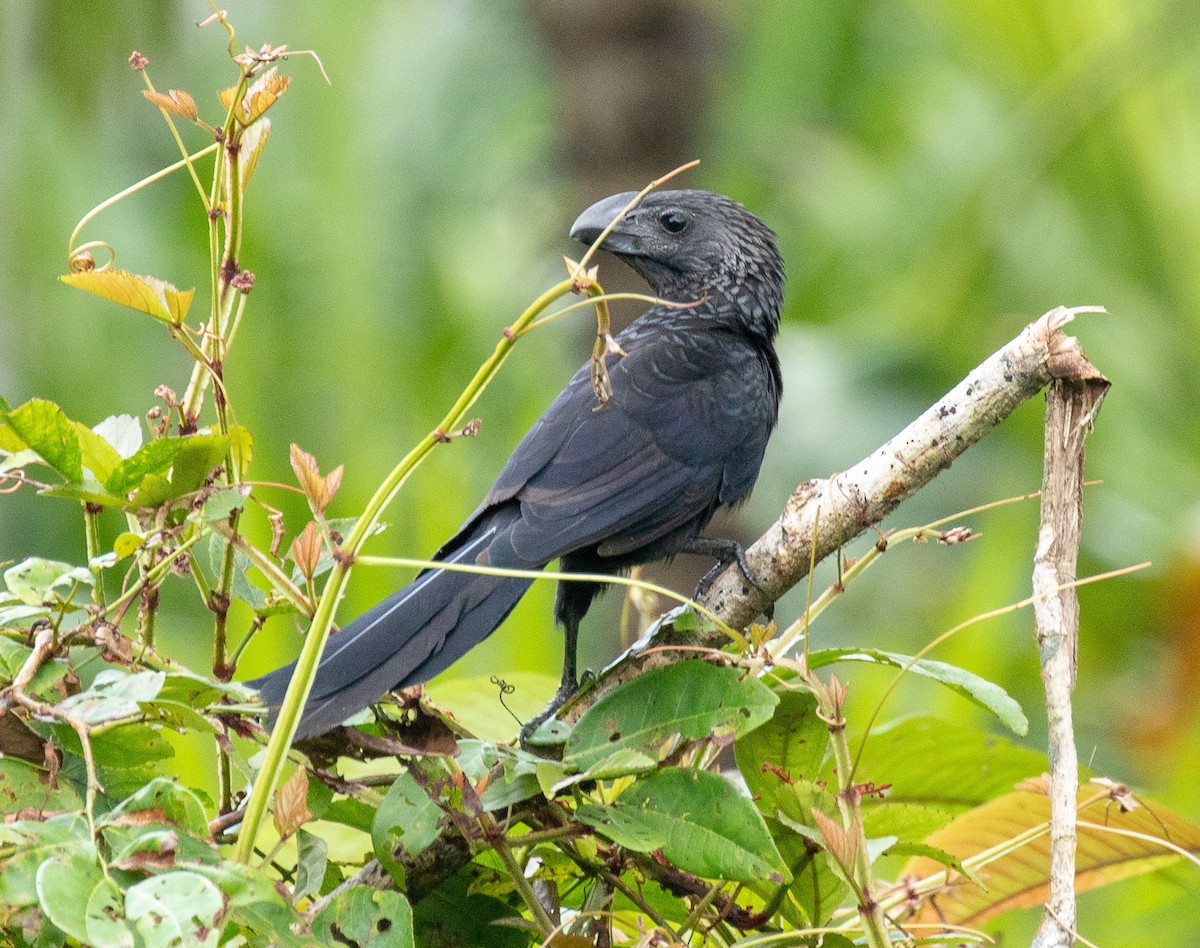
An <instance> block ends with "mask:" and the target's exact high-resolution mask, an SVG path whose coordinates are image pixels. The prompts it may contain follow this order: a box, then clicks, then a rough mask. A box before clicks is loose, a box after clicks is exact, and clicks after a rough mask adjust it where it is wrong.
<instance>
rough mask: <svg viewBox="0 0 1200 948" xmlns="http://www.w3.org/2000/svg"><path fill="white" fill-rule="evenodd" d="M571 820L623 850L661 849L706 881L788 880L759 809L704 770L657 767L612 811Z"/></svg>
mask: <svg viewBox="0 0 1200 948" xmlns="http://www.w3.org/2000/svg"><path fill="white" fill-rule="evenodd" d="M577 816H578V818H579V819H580V820H581V821H583V822H584V823H587V824H588V825H589V826H592V827H594V828H595V829H597V830H598V831H599V832H600V833H602V834H603V835H605V836H608V837H609V838H610V839H612V840H613V841H614V842H617V843H620V844H621V845H624V846H626V847H627V848H629V849H634V850H635V851H638V852H649V851H651V850H654V849H661V850H662V852H663V855H664V856H665V857H666V858H667V859H668V860H670V861H671V862H672V863H674V864H675V865H676V866H678V867H679V868H680V869H683V870H685V871H687V872H694V873H696V875H699V876H703V877H704V878H706V879H727V880H731V881H735V882H752V881H757V880H760V879H764V878H766V879H769V880H771V881H772V882H779V883H782V882H788V881H791V873H790V872H789V871H788V868H787V866H786V865H785V864H784V862H783V858H782V857H781V856H780V855H779V850H778V849H776V848H775V843H774V842H773V841H772V839H771V834H770V832H769V831H768V830H767V826H766V824H765V823H764V822H763V818H762V816H760V815H759V812H758V810H756V809H755V808H754V805H753V804H752V803H751V802H750V801H749V800H747V799H746V798H745V797H743V796H742V795H741V794H739V793H738V791H737V789H736V788H735V787H734V786H733V784H731V783H730V782H729V781H728V780H726V779H725V778H724V777H720V776H718V775H716V774H712V773H709V772H708V771H705V770H699V771H692V770H685V769H682V768H678V767H669V768H666V769H664V770H660V771H658V772H657V773H654V774H651V775H650V776H648V777H644V778H643V779H641V780H639V781H637V782H636V783H634V784H633V785H632V786H631V787H630V788H629V789H627V790H626V791H625V792H624V793H622V794H621V796H620V797H618V798H617V802H616V803H615V804H613V805H612V806H609V807H600V806H593V805H585V806H581V807H580V808H579V810H578V811H577ZM618 837H620V838H618Z"/></svg>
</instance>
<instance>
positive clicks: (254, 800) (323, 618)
mask: <svg viewBox="0 0 1200 948" xmlns="http://www.w3.org/2000/svg"><path fill="white" fill-rule="evenodd" d="M577 291H583V292H587V293H588V294H589V295H591V296H598V295H602V291H601V290H600V288H599V286H598V285H596V284H595V283H593V282H587V283H582V282H581V281H580V280H578V279H574V280H573V279H567V280H563V281H562V282H560V283H558V284H556V285H555V286H553V287H551V288H550V289H549V290H547V291H546V292H545V293H543V294H542V295H541V296H539V297H538V298H537V299H536V300H534V301H533V303H532V304H530V306H529V308H528V309H526V310H525V312H524V313H522V314H521V316H520V318H518V319H517V321H516V322H515V323H514V324H513V325H512V326H510V327H509V328H508V329H506V330H505V332H504V337H503V338H502V339H501V340H500V342H499V343H497V345H496V349H495V351H494V352H493V353H492V355H491V356H490V357H489V358H488V359H487V361H486V362H484V363H483V365H482V366H480V368H479V371H478V372H476V373H475V377H474V378H473V379H472V380H471V382H470V384H469V385H468V386H467V387H466V388H465V389H464V390H463V392H462V394H461V395H460V396H459V397H458V400H457V401H456V402H455V403H454V405H453V407H452V408H451V409H450V411H449V412H448V413H447V414H446V417H445V418H443V419H442V422H441V424H440V425H438V427H437V428H435V429H434V430H433V431H431V432H430V433H429V434H428V435H426V436H425V437H424V438H423V439H421V441H420V442H419V443H418V444H417V445H416V447H414V448H413V449H412V450H411V451H410V452H409V453H408V454H407V455H406V456H405V457H404V459H403V460H401V461H400V463H399V464H397V465H396V467H395V468H393V469H392V472H391V473H390V474H389V475H388V476H387V478H385V479H384V481H383V483H382V484H380V485H379V488H378V489H377V490H376V491H375V494H374V495H373V496H372V497H371V499H370V501H369V502H368V503H367V506H366V509H365V510H364V511H363V513H362V516H361V517H359V518H358V521H357V522H356V523H355V525H354V529H352V530H351V531H350V535H349V537H347V539H346V542H345V544H344V545H343V546H342V548H341V549H340V550H338V551H337V556H336V561H335V563H334V567H333V570H332V572H331V573H330V575H329V579H328V581H327V582H326V584H325V589H324V591H323V592H322V594H321V598H320V601H319V602H318V603H317V609H316V612H315V613H314V615H313V620H312V624H311V625H310V626H309V630H308V635H307V636H306V637H305V640H304V647H303V649H302V650H301V652H300V657H299V659H298V660H297V662H296V671H295V673H294V674H293V675H292V682H291V684H290V685H289V686H288V690H287V694H286V695H285V696H284V699H283V704H282V706H281V707H280V709H279V715H278V717H277V718H276V720H275V729H274V731H273V732H272V734H271V739H270V741H269V742H268V743H267V749H266V752H265V754H264V756H263V763H262V769H261V770H260V771H259V773H258V778H257V779H256V780H255V781H254V786H253V788H252V789H251V791H250V798H249V800H248V802H247V804H246V817H245V820H244V822H243V823H242V828H241V831H240V832H239V834H238V841H237V848H236V850H235V853H234V858H235V859H236V860H237V861H238V862H240V863H242V864H243V865H248V864H249V863H250V859H251V857H252V856H253V854H254V846H255V843H256V841H257V839H258V834H259V831H260V830H261V828H262V825H263V822H264V820H265V818H266V815H267V809H268V804H269V803H270V800H271V796H272V794H274V792H275V787H276V785H277V784H278V783H279V778H280V776H281V775H282V773H283V766H284V762H285V760H286V758H287V752H288V748H290V747H291V744H292V738H293V737H294V736H295V733H296V728H297V726H298V725H299V723H300V712H301V709H303V707H304V703H305V701H307V700H308V693H309V691H310V689H311V688H312V683H313V678H314V677H315V676H316V671H317V663H318V662H319V661H320V660H321V654H322V652H324V650H325V642H326V640H327V639H328V637H329V632H330V629H331V628H332V627H333V618H334V613H335V612H336V611H337V606H338V603H339V602H340V601H341V598H342V594H343V593H344V592H345V589H346V582H347V580H348V579H349V576H350V570H351V568H352V566H353V563H354V558H355V557H356V556H357V555H358V551H359V549H360V548H361V547H362V544H363V542H364V541H365V540H366V538H367V537H368V536H370V535H371V533H372V531H373V530H374V529H375V526H376V525H377V523H378V522H379V518H380V516H381V515H382V513H383V511H384V509H385V508H386V507H387V506H388V504H389V503H391V501H392V499H393V498H394V497H395V496H396V494H397V493H398V492H399V490H400V488H401V487H403V486H404V483H405V481H407V480H408V478H409V476H410V475H411V474H412V472H413V471H414V470H415V469H416V468H417V466H418V465H419V464H420V463H421V462H422V461H423V460H424V459H425V458H426V457H427V456H428V455H429V453H430V452H431V451H432V450H433V449H434V448H435V447H436V446H437V445H438V444H440V443H442V442H444V441H445V440H446V439H447V433H448V432H450V431H453V430H455V429H456V428H458V427H460V426H461V425H462V423H463V421H464V419H465V417H466V414H467V412H468V411H470V409H471V406H472V405H474V404H475V401H476V400H477V399H478V398H479V396H480V395H481V394H482V393H483V391H484V389H485V388H486V387H487V385H488V383H489V382H491V380H492V378H493V377H494V376H495V375H496V373H497V372H498V371H499V369H500V367H501V366H502V365H503V364H504V362H505V360H506V359H507V358H508V356H509V354H510V353H511V352H512V349H513V347H514V346H515V345H516V340H517V337H518V336H519V335H520V334H521V332H522V331H524V329H525V327H526V326H528V325H529V324H530V323H531V322H533V321H534V320H535V319H537V317H538V316H540V315H541V314H542V313H543V312H545V310H546V309H547V308H548V307H549V306H550V304H551V303H553V302H554V301H555V300H557V299H558V298H560V297H562V296H565V295H566V294H567V293H570V292H577Z"/></svg>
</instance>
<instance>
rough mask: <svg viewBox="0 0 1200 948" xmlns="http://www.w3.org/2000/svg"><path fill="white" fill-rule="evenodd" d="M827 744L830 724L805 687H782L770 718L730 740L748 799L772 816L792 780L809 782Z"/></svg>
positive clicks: (817, 772) (789, 791)
mask: <svg viewBox="0 0 1200 948" xmlns="http://www.w3.org/2000/svg"><path fill="white" fill-rule="evenodd" d="M828 745H829V725H828V724H826V723H825V722H824V721H822V720H821V719H820V717H818V716H817V699H816V698H814V697H813V695H812V694H811V693H810V692H807V691H785V692H783V694H781V695H780V696H779V706H778V707H777V708H776V709H775V714H774V715H772V717H771V720H770V721H768V722H767V723H766V724H764V725H763V726H762V727H759V728H756V729H755V730H753V731H752V732H750V733H749V734H743V735H742V736H741V737H739V738H738V739H737V742H736V743H735V744H734V752H735V754H736V757H737V765H738V770H740V771H741V773H742V778H743V779H744V780H745V781H746V786H747V788H748V789H749V790H750V796H751V798H752V799H753V800H754V801H755V802H756V803H757V804H758V808H759V810H760V811H761V812H763V813H764V814H766V815H768V816H771V815H774V813H775V811H776V809H778V808H780V806H781V805H783V806H785V807H786V804H785V803H782V801H783V799H784V798H785V797H792V796H794V794H793V792H792V789H791V784H793V783H794V782H795V781H797V780H809V781H814V780H816V779H817V778H818V776H819V775H820V772H821V765H822V763H823V762H824V760H825V753H826V749H827V748H828Z"/></svg>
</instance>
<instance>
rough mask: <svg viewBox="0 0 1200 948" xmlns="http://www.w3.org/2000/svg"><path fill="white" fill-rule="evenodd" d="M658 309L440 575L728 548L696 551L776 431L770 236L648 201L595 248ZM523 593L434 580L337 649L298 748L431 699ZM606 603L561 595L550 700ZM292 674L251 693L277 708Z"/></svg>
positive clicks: (571, 390)
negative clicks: (433, 684)
mask: <svg viewBox="0 0 1200 948" xmlns="http://www.w3.org/2000/svg"><path fill="white" fill-rule="evenodd" d="M632 197H633V194H632V193H626V194H617V195H613V196H612V197H609V198H605V199H604V200H602V201H599V202H598V203H596V204H593V205H592V206H591V207H589V208H588V209H587V210H586V211H584V212H583V213H582V214H581V215H580V216H579V218H578V220H576V221H575V224H574V226H573V227H572V228H571V236H572V237H574V238H575V239H577V240H580V241H582V242H584V243H591V242H593V241H594V240H595V239H596V238H597V237H599V236H600V233H601V232H602V231H603V230H604V228H605V227H607V226H608V225H609V224H610V223H611V222H612V221H613V219H614V218H615V217H616V216H617V214H618V212H619V211H620V210H621V209H622V208H623V207H625V206H626V205H627V204H628V203H629V201H630V200H631V199H632ZM602 246H603V248H604V249H605V250H608V251H610V252H611V253H613V254H615V255H617V256H618V257H620V258H621V259H622V260H624V261H625V262H626V263H628V264H629V265H630V266H631V267H633V269H634V270H636V271H637V272H638V273H640V274H641V275H642V276H643V277H644V278H645V280H646V282H647V283H649V284H650V287H651V288H652V290H653V291H654V293H655V294H656V295H657V296H658V297H660V298H661V299H663V300H666V301H670V302H672V303H677V304H693V305H690V306H664V305H655V306H651V307H650V309H648V310H647V311H646V312H645V313H643V314H642V315H641V316H640V317H639V318H638V319H637V320H636V321H634V322H633V323H632V324H631V325H630V326H629V327H628V328H627V329H625V330H624V331H623V332H621V333H619V334H618V335H617V337H616V341H617V343H618V345H619V346H620V348H621V349H622V350H623V352H624V355H620V354H616V353H613V354H610V355H608V356H606V359H607V368H608V373H609V376H610V379H611V383H612V397H611V398H610V399H609V400H608V401H607V403H605V404H603V405H601V404H600V403H599V402H598V400H597V398H596V395H595V393H594V391H593V388H592V384H591V381H590V377H589V366H588V365H584V366H583V368H581V369H580V370H579V371H578V372H576V373H575V375H574V377H573V378H572V379H571V381H570V382H568V383H567V387H566V388H564V389H563V391H562V392H561V393H560V394H559V395H558V397H557V398H556V399H555V400H554V402H553V403H552V404H551V405H550V407H549V408H548V409H547V410H546V413H545V414H544V415H542V417H541V418H540V419H539V420H538V421H537V422H536V423H535V424H534V426H533V427H532V428H531V429H530V430H529V432H528V433H527V434H526V435H525V437H524V438H523V439H522V440H521V443H520V444H518V445H517V447H516V450H514V451H513V453H512V456H511V457H510V458H509V460H508V463H507V464H506V465H505V466H504V469H503V470H502V471H501V472H500V476H499V477H498V478H497V479H496V483H495V484H493V485H492V489H491V491H490V492H489V493H488V495H487V497H485V498H484V501H483V503H482V504H481V505H480V506H479V508H478V509H477V510H476V511H475V512H474V513H473V514H471V516H470V517H468V518H467V521H466V523H464V524H463V526H462V528H461V529H460V530H459V531H458V533H456V534H455V535H454V536H453V537H452V538H451V539H450V540H449V541H447V543H446V544H445V545H444V546H443V547H442V548H441V549H440V550H439V551H438V552H437V554H436V555H435V557H434V558H435V559H437V560H440V561H443V562H449V563H477V564H486V565H490V566H498V567H509V568H520V569H541V568H543V567H545V566H546V565H547V564H548V563H550V562H551V561H552V560H556V559H557V560H559V561H560V563H561V568H562V570H563V571H566V572H586V573H596V572H600V573H615V572H618V571H620V570H623V569H627V568H628V567H631V566H634V565H636V564H639V563H645V562H648V561H651V560H659V559H664V558H669V557H672V556H674V555H675V554H677V553H699V554H705V555H709V556H715V557H716V558H717V559H718V561H719V564H718V565H724V564H727V563H729V562H733V561H734V560H737V561H738V562H739V563H741V564H742V568H743V569H745V560H744V557H743V556H742V553H741V548H740V547H738V546H737V545H736V544H734V543H733V542H732V541H728V540H715V539H710V538H706V537H702V536H700V532H701V531H702V530H703V529H704V527H705V526H706V525H707V524H708V522H709V520H710V519H711V518H712V516H713V514H714V513H715V512H716V510H717V509H718V508H719V507H721V506H725V505H729V504H735V503H737V502H738V501H741V500H743V499H745V498H746V497H747V496H748V495H749V493H750V489H751V488H752V487H753V486H754V481H755V479H756V478H757V476H758V471H759V466H760V464H761V462H762V457H763V451H764V450H765V448H766V445H767V439H768V437H769V436H770V434H771V430H772V428H774V426H775V421H776V417H777V414H778V407H779V396H780V391H781V381H780V371H779V360H778V357H777V356H776V354H775V349H774V338H775V334H776V331H777V330H778V328H779V307H780V303H781V301H782V296H783V264H782V260H781V259H780V256H779V252H778V250H777V249H776V246H775V235H774V234H773V233H772V232H771V230H770V229H769V228H768V227H767V226H766V225H765V224H763V222H762V221H760V220H759V219H758V218H757V217H755V216H754V215H753V214H751V213H750V212H749V211H747V210H746V209H745V208H744V207H742V206H741V205H740V204H738V203H737V202H735V201H732V200H730V199H729V198H727V197H723V196H721V195H718V194H711V193H709V192H706V191H693V190H687V191H659V192H652V193H651V194H649V195H648V196H647V197H646V198H645V199H644V200H643V201H642V202H641V203H640V204H639V205H638V206H637V207H636V208H635V209H634V210H633V211H632V212H630V213H629V214H628V215H627V216H625V217H624V218H623V219H622V220H621V221H620V222H619V223H618V224H617V225H616V227H614V228H613V230H612V232H611V233H610V234H609V235H608V236H607V237H606V238H605V240H604V243H603V244H602ZM530 583H531V580H529V579H518V578H513V577H499V576H490V575H482V574H473V573H464V572H451V571H448V570H439V569H429V570H426V571H424V572H423V573H421V574H420V575H419V576H417V578H416V579H414V580H413V582H411V583H410V584H409V585H408V586H406V587H404V588H403V589H401V590H400V591H399V592H396V593H394V594H393V595H391V596H389V597H388V598H387V599H385V600H384V601H383V602H381V603H379V604H378V605H377V606H375V607H374V608H372V609H370V610H368V611H367V612H366V613H364V614H363V615H361V616H359V617H358V618H357V619H355V620H354V621H353V622H351V623H350V624H349V625H347V626H346V627H345V628H344V629H342V630H341V631H340V632H338V633H336V634H334V635H333V636H332V637H331V638H330V639H329V642H328V644H327V646H326V649H325V654H324V655H323V657H322V658H321V662H320V666H319V668H318V671H317V675H316V680H315V682H314V684H313V688H312V691H311V693H310V695H309V697H308V703H307V704H306V706H305V709H304V713H303V716H302V718H301V721H300V726H299V730H298V731H297V737H298V738H304V737H309V736H313V735H316V734H319V733H322V732H323V731H327V730H329V729H330V728H332V727H334V726H335V725H337V724H339V723H341V722H342V721H344V720H345V719H346V718H347V717H349V716H350V715H352V714H354V713H356V712H358V711H361V710H362V709H363V708H366V707H367V706H368V705H370V704H371V703H372V702H374V701H376V700H377V699H378V698H379V697H380V696H381V695H383V694H384V693H385V692H386V691H388V690H389V689H392V688H402V687H405V686H408V685H414V684H418V683H420V682H424V681H428V680H429V679H430V678H432V677H433V676H434V675H436V674H437V673H438V672H440V671H442V669H444V668H446V667H447V666H448V665H450V664H451V663H452V662H453V661H455V659H457V658H459V657H460V656H461V655H463V654H464V653H465V652H467V651H468V650H469V649H471V648H472V647H473V646H475V645H477V644H478V643H479V642H482V641H483V640H484V639H485V638H487V637H488V636H489V635H491V634H492V632H493V631H494V630H495V629H496V627H497V626H499V625H500V623H501V622H502V621H503V620H504V618H505V616H507V615H508V614H509V612H510V611H511V610H512V608H513V607H514V606H515V605H516V604H517V601H518V600H519V599H520V598H521V596H522V595H523V594H524V593H525V591H526V590H527V589H528V588H529V585H530ZM601 588H602V587H601V586H600V585H599V584H595V583H589V582H562V583H559V586H558V595H557V599H556V602H555V609H554V615H555V619H556V621H557V622H558V623H559V624H561V625H562V626H563V629H564V632H565V636H566V654H565V659H564V662H563V685H562V688H561V689H560V693H559V696H558V697H559V698H560V699H561V698H564V697H565V696H566V695H567V694H568V693H569V692H570V691H571V690H573V689H574V687H575V645H576V640H577V634H578V630H579V622H580V620H581V619H582V618H583V616H584V613H586V612H587V610H588V606H589V605H590V604H591V601H592V599H593V597H594V596H595V595H596V594H597V592H599V591H600V589H601ZM293 670H294V665H288V666H286V667H284V668H280V669H277V670H276V671H274V672H271V673H270V674H269V675H266V676H264V677H262V678H259V679H257V680H256V681H254V682H251V684H252V685H254V686H256V687H257V688H258V689H259V690H260V692H261V694H262V698H263V700H264V701H265V702H266V703H267V704H268V705H270V706H272V707H273V708H277V707H278V705H279V703H280V702H281V701H282V700H283V696H284V693H285V691H286V689H287V685H288V682H289V681H290V680H291V677H292V672H293Z"/></svg>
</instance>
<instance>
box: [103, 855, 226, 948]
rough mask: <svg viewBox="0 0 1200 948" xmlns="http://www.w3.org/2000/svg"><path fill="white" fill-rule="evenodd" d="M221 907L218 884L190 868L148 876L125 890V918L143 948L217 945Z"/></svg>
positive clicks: (219, 933) (219, 932)
mask: <svg viewBox="0 0 1200 948" xmlns="http://www.w3.org/2000/svg"><path fill="white" fill-rule="evenodd" d="M222 908H223V901H222V899H221V893H220V891H219V890H218V889H217V887H216V886H215V885H213V884H212V883H211V882H210V881H209V880H208V879H206V878H205V877H204V876H202V875H200V874H199V873H195V872H190V871H175V872H164V873H162V874H161V875H157V876H151V877H150V878H149V879H146V880H145V881H143V882H139V883H138V884H137V885H135V886H132V887H131V888H130V889H129V891H128V892H126V893H125V917H126V918H127V919H128V920H129V922H130V924H132V925H133V927H134V929H135V930H136V931H137V933H138V935H139V936H140V938H141V940H142V942H143V943H144V944H145V945H146V948H177V946H179V945H194V946H208V945H216V944H217V943H218V941H219V940H220V935H221V929H220V927H219V926H218V925H217V916H218V915H220V914H221V910H222Z"/></svg>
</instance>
